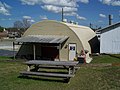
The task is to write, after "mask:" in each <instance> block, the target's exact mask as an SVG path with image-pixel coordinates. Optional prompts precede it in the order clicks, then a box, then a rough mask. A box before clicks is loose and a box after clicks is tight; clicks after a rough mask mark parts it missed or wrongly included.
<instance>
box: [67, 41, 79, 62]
mask: <svg viewBox="0 0 120 90" xmlns="http://www.w3.org/2000/svg"><path fill="white" fill-rule="evenodd" d="M70 44H75V46H76V56H77V43H69V44H68V60H69V61H71V60H70V59H69V45H70Z"/></svg>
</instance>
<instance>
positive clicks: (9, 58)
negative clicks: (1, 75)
mask: <svg viewBox="0 0 120 90" xmlns="http://www.w3.org/2000/svg"><path fill="white" fill-rule="evenodd" d="M1 60H13V59H12V58H11V57H7V56H0V61H1Z"/></svg>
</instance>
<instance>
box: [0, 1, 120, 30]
mask: <svg viewBox="0 0 120 90" xmlns="http://www.w3.org/2000/svg"><path fill="white" fill-rule="evenodd" d="M62 8H63V10H64V19H67V21H68V22H70V21H74V22H78V23H79V25H84V26H89V25H90V23H91V24H92V25H93V27H94V28H96V27H106V26H107V25H108V15H109V14H111V15H112V16H113V20H112V23H117V22H119V21H120V0H0V26H3V27H13V23H14V22H15V21H18V20H21V21H22V20H23V18H27V19H28V20H29V21H30V22H31V23H32V24H34V23H36V22H39V21H42V20H45V19H48V20H57V21H61V16H62V15H61V10H62Z"/></svg>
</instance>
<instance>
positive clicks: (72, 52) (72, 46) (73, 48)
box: [69, 44, 76, 61]
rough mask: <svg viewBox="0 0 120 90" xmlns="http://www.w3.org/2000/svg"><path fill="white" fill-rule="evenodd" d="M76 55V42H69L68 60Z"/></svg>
mask: <svg viewBox="0 0 120 90" xmlns="http://www.w3.org/2000/svg"><path fill="white" fill-rule="evenodd" d="M75 57H76V44H69V60H70V61H73V60H74V58H75Z"/></svg>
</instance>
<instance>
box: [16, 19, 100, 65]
mask: <svg viewBox="0 0 120 90" xmlns="http://www.w3.org/2000/svg"><path fill="white" fill-rule="evenodd" d="M16 43H17V44H21V47H20V49H19V51H18V53H17V56H19V57H26V58H28V59H36V60H52V61H54V60H59V61H73V60H75V59H76V58H77V57H78V56H80V55H81V54H84V62H86V63H89V62H90V61H91V60H92V58H91V57H90V54H91V53H94V52H97V49H98V48H99V47H98V39H97V37H96V34H95V32H94V31H93V30H91V29H90V28H89V27H85V26H79V25H75V24H70V23H65V22H58V21H52V20H45V21H42V22H38V23H36V24H33V25H32V26H31V27H30V28H28V30H27V31H26V32H25V33H24V35H23V37H22V38H19V39H17V40H16Z"/></svg>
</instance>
